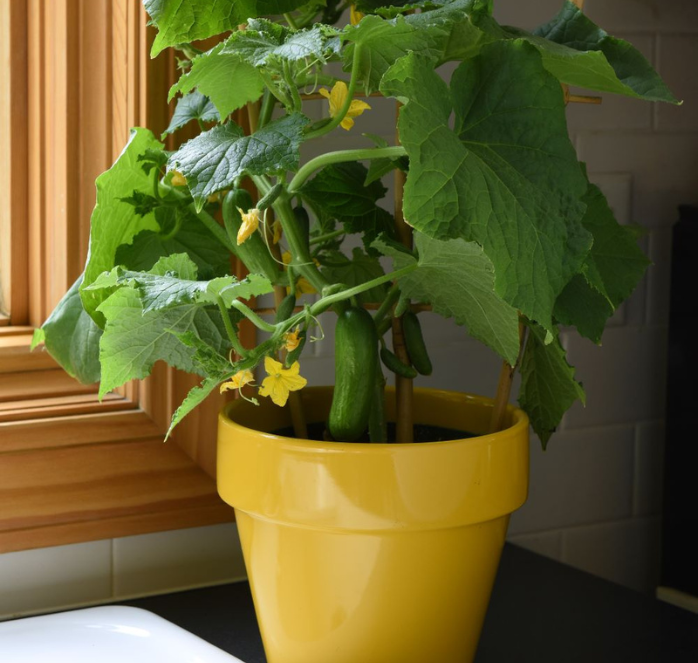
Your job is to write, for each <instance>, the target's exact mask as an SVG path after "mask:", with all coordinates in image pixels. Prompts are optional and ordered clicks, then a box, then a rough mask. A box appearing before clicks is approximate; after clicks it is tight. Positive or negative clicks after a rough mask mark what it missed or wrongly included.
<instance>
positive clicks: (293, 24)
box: [284, 12, 298, 30]
mask: <svg viewBox="0 0 698 663" xmlns="http://www.w3.org/2000/svg"><path fill="white" fill-rule="evenodd" d="M284 18H285V19H286V23H288V27H289V28H291V29H293V30H298V24H297V23H296V21H295V19H294V18H293V16H291V14H289V13H288V12H286V13H285V14H284Z"/></svg>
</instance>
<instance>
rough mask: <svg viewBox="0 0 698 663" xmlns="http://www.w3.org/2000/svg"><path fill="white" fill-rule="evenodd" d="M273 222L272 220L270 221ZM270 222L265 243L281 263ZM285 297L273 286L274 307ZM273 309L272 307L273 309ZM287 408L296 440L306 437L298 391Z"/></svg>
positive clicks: (283, 288) (303, 414)
mask: <svg viewBox="0 0 698 663" xmlns="http://www.w3.org/2000/svg"><path fill="white" fill-rule="evenodd" d="M268 217H269V218H271V219H273V214H272V211H271V209H269V210H268ZM272 223H273V221H272ZM272 223H267V224H266V227H265V232H266V235H267V245H268V246H269V250H270V251H271V254H272V256H273V257H274V259H275V260H276V261H277V262H278V263H279V264H281V263H282V262H283V260H282V259H281V249H279V245H278V244H274V240H273V233H272V230H271V226H272ZM285 297H286V288H285V286H283V285H275V286H274V305H275V307H276V309H278V308H279V304H281V302H282V301H283V300H284V299H285ZM273 310H274V309H273ZM285 359H286V350H282V351H281V361H282V362H283V361H284V360H285ZM287 405H288V409H289V410H290V412H291V423H292V424H293V434H294V435H295V436H296V439H298V440H307V439H308V425H307V423H306V420H305V412H304V411H303V400H302V397H301V395H300V392H298V391H292V392H290V393H289V395H288V403H287Z"/></svg>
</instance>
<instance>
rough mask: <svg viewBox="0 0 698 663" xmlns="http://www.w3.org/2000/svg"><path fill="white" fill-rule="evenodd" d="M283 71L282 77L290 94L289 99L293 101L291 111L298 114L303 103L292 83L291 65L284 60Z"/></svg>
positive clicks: (296, 87) (295, 86)
mask: <svg viewBox="0 0 698 663" xmlns="http://www.w3.org/2000/svg"><path fill="white" fill-rule="evenodd" d="M283 69H284V77H285V79H286V82H287V84H288V89H289V91H290V92H291V98H292V99H293V110H294V111H298V112H300V111H302V110H303V102H302V101H301V95H300V93H299V92H298V86H297V85H296V84H295V83H294V82H293V75H292V72H291V64H290V63H289V61H288V60H284V64H283Z"/></svg>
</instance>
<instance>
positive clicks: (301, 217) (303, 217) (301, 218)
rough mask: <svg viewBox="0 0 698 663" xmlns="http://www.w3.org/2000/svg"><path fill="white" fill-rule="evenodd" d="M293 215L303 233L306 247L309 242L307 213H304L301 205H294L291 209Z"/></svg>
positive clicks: (308, 218)
mask: <svg viewBox="0 0 698 663" xmlns="http://www.w3.org/2000/svg"><path fill="white" fill-rule="evenodd" d="M293 215H294V216H295V217H296V221H297V222H298V225H299V226H300V228H301V231H302V232H303V239H304V241H305V245H306V246H307V245H308V243H309V242H310V217H309V216H308V212H306V211H305V208H304V207H303V206H302V205H296V207H294V208H293Z"/></svg>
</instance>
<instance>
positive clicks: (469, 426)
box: [218, 387, 528, 663]
mask: <svg viewBox="0 0 698 663" xmlns="http://www.w3.org/2000/svg"><path fill="white" fill-rule="evenodd" d="M301 394H302V398H303V404H304V410H305V412H306V416H307V418H308V421H324V420H325V418H326V416H327V413H328V412H329V408H330V403H331V397H332V389H331V388H330V387H327V388H324V387H318V388H306V389H304V390H303V391H302V392H301ZM260 400H261V404H260V406H258V407H255V406H254V405H251V404H249V403H247V402H245V401H243V400H237V401H234V402H232V403H230V404H228V406H226V407H225V408H224V410H223V411H222V413H221V415H220V419H219V434H218V490H219V493H220V495H221V497H222V498H223V499H224V500H225V501H226V502H227V503H228V504H230V505H232V506H233V507H234V508H235V514H236V519H237V523H238V529H239V534H240V540H241V543H242V549H243V554H244V557H245V564H246V567H247V572H248V577H249V580H250V585H251V588H252V594H253V598H254V604H255V609H256V612H257V619H258V621H259V625H260V629H261V633H262V639H263V641H264V648H265V651H266V655H267V659H268V661H269V663H428V662H429V661H438V662H439V663H467V662H469V661H472V659H473V657H474V655H475V650H476V647H477V642H478V638H479V635H480V631H481V628H482V624H483V621H484V618H485V613H486V610H487V604H488V602H489V597H490V593H491V591H492V585H493V583H494V578H495V575H496V571H497V566H498V564H499V558H500V555H501V551H502V548H503V545H504V540H505V536H506V531H507V525H508V522H509V515H510V514H511V513H512V512H513V511H514V510H516V509H517V508H519V507H520V506H521V505H522V504H523V503H524V501H525V499H526V494H527V487H528V418H527V416H526V414H525V413H524V412H522V411H521V410H517V409H514V408H509V410H508V413H507V415H506V416H507V427H506V428H505V430H503V431H501V432H499V433H495V434H492V435H486V434H483V433H484V432H485V431H486V430H487V426H488V424H489V419H490V413H491V410H492V401H491V400H490V399H485V398H480V397H477V396H472V395H468V394H462V393H454V392H446V391H437V390H426V389H424V390H423V389H416V390H415V395H414V420H415V422H418V423H421V424H426V425H431V426H440V427H446V428H451V429H456V430H462V431H469V432H470V433H471V434H475V437H468V438H465V439H458V440H452V441H447V442H427V443H414V444H369V443H337V442H314V441H308V440H299V439H295V438H290V437H281V436H278V435H274V434H273V431H278V430H280V429H284V428H286V427H288V426H290V423H291V422H290V415H289V413H288V411H287V409H286V408H279V407H277V406H275V405H273V404H272V403H271V401H270V400H269V399H260ZM386 408H387V417H388V419H389V420H390V419H391V417H394V392H392V391H390V390H388V391H387V394H386Z"/></svg>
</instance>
